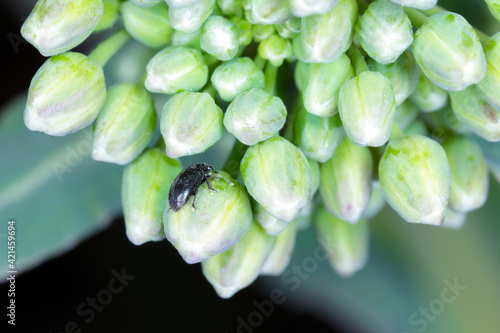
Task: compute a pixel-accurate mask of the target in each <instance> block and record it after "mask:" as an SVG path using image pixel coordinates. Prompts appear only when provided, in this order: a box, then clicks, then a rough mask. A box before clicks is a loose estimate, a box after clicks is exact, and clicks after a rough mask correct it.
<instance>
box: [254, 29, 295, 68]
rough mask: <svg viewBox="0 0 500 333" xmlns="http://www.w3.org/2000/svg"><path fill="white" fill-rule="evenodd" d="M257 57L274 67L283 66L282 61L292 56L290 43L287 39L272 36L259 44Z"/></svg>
mask: <svg viewBox="0 0 500 333" xmlns="http://www.w3.org/2000/svg"><path fill="white" fill-rule="evenodd" d="M258 53H259V56H260V57H261V58H263V59H267V60H269V62H270V63H271V64H272V65H273V66H276V67H279V66H281V65H282V64H283V61H284V60H285V59H286V58H288V57H290V56H291V55H292V43H290V41H289V40H288V39H285V38H282V37H280V36H278V35H272V36H271V37H269V38H268V39H266V40H263V41H262V42H260V44H259V48H258Z"/></svg>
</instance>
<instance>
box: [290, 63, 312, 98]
mask: <svg viewBox="0 0 500 333" xmlns="http://www.w3.org/2000/svg"><path fill="white" fill-rule="evenodd" d="M309 66H310V65H309V64H308V63H306V62H303V61H300V60H299V61H297V63H296V65H295V71H294V74H293V78H294V81H295V86H296V87H297V90H298V91H301V92H303V91H304V87H305V85H306V80H307V77H308V76H309Z"/></svg>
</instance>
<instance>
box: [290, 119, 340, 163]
mask: <svg viewBox="0 0 500 333" xmlns="http://www.w3.org/2000/svg"><path fill="white" fill-rule="evenodd" d="M344 133H345V132H344V128H343V127H342V122H341V121H340V117H339V116H338V115H335V116H333V117H330V118H322V117H318V116H316V115H313V114H310V113H309V112H307V111H306V110H305V109H300V110H299V111H298V114H297V116H296V118H295V120H294V131H293V134H294V142H295V144H296V145H297V146H298V147H299V148H300V149H301V150H302V151H303V152H304V154H306V156H307V157H310V158H312V159H314V160H316V161H318V162H321V163H323V162H326V161H327V160H328V159H330V157H332V155H333V152H334V151H335V149H336V148H337V146H338V145H339V143H340V140H342V138H343V137H344Z"/></svg>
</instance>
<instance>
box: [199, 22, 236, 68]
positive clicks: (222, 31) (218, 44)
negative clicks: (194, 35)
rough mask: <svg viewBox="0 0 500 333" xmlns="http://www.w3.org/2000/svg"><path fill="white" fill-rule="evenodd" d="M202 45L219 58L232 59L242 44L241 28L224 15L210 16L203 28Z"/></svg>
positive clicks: (205, 49)
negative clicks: (240, 39)
mask: <svg viewBox="0 0 500 333" xmlns="http://www.w3.org/2000/svg"><path fill="white" fill-rule="evenodd" d="M200 46H201V48H202V49H203V50H204V51H205V52H207V53H208V54H211V55H213V56H214V57H216V58H217V59H219V60H224V61H225V60H231V59H233V58H234V57H235V56H236V54H237V53H238V48H239V46H240V42H239V28H238V26H237V25H236V24H234V23H233V22H231V21H230V20H228V19H226V18H224V17H222V16H218V15H213V16H210V18H209V19H208V20H207V22H205V24H204V25H203V28H202V29H201V36H200Z"/></svg>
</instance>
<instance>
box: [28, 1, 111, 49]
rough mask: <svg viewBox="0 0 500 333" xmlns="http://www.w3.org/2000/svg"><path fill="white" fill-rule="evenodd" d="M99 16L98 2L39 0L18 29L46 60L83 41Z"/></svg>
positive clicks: (102, 8)
mask: <svg viewBox="0 0 500 333" xmlns="http://www.w3.org/2000/svg"><path fill="white" fill-rule="evenodd" d="M103 13H104V5H103V3H102V1H101V0H64V1H61V0H39V1H37V2H36V4H35V8H33V11H32V12H31V14H30V15H29V16H28V18H27V19H26V21H25V22H24V24H23V26H22V27H21V35H23V37H24V39H26V40H27V41H28V42H29V43H30V44H32V45H33V46H34V47H36V48H37V49H38V51H40V53H41V54H42V55H43V56H45V57H50V56H53V55H56V54H59V53H63V52H66V51H68V50H70V49H72V48H74V47H75V46H77V45H79V44H80V43H82V42H83V41H84V40H85V39H87V37H88V36H90V34H91V33H92V31H94V29H95V27H96V26H97V23H98V22H99V20H100V19H101V17H102V15H103Z"/></svg>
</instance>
